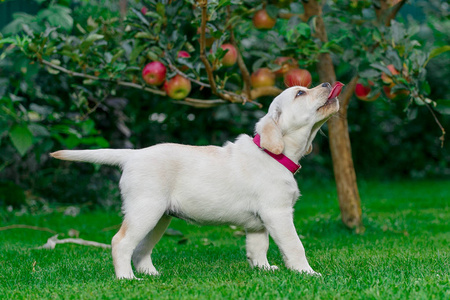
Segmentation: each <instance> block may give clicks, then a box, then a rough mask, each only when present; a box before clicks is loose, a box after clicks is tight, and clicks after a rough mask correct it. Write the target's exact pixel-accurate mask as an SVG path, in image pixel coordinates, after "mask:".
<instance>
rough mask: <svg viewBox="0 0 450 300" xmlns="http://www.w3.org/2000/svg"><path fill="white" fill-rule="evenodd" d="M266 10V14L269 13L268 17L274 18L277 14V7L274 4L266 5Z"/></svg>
mask: <svg viewBox="0 0 450 300" xmlns="http://www.w3.org/2000/svg"><path fill="white" fill-rule="evenodd" d="M266 11H267V14H268V15H269V17H271V18H272V19H276V18H277V16H278V7H276V6H275V5H272V4H269V5H267V6H266Z"/></svg>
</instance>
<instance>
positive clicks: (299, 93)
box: [295, 91, 306, 97]
mask: <svg viewBox="0 0 450 300" xmlns="http://www.w3.org/2000/svg"><path fill="white" fill-rule="evenodd" d="M304 94H306V93H305V92H304V91H298V93H297V95H296V96H295V97H299V96H302V95H304Z"/></svg>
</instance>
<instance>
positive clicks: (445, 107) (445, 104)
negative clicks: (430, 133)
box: [435, 99, 450, 115]
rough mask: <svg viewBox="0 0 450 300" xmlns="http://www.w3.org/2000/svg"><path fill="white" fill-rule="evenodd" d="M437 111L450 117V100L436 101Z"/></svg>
mask: <svg viewBox="0 0 450 300" xmlns="http://www.w3.org/2000/svg"><path fill="white" fill-rule="evenodd" d="M435 109H436V110H437V111H438V112H440V113H441V114H443V115H450V100H449V99H441V100H436V107H435Z"/></svg>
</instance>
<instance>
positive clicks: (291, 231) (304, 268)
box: [261, 209, 320, 275]
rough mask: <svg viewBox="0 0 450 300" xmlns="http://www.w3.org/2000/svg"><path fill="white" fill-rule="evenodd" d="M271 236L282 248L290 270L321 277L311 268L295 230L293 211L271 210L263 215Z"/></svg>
mask: <svg viewBox="0 0 450 300" xmlns="http://www.w3.org/2000/svg"><path fill="white" fill-rule="evenodd" d="M261 218H262V220H263V222H264V225H265V226H266V228H267V230H268V231H269V234H270V235H271V236H272V238H273V240H274V241H275V243H276V244H277V245H278V247H279V248H280V250H281V252H282V254H283V258H284V261H285V263H286V266H287V267H288V268H290V269H293V270H296V271H299V272H305V273H309V274H316V275H320V274H318V273H316V272H314V270H313V269H312V268H311V267H310V265H309V263H308V260H307V259H306V255H305V248H304V247H303V244H302V242H301V241H300V238H299V237H298V235H297V231H296V230H295V226H294V220H293V216H292V209H286V210H270V211H267V212H266V213H262V214H261Z"/></svg>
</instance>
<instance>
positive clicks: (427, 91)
mask: <svg viewBox="0 0 450 300" xmlns="http://www.w3.org/2000/svg"><path fill="white" fill-rule="evenodd" d="M420 90H421V91H422V92H423V93H424V94H425V95H429V94H430V93H431V87H430V84H429V83H428V81H424V82H422V85H421V86H420Z"/></svg>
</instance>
